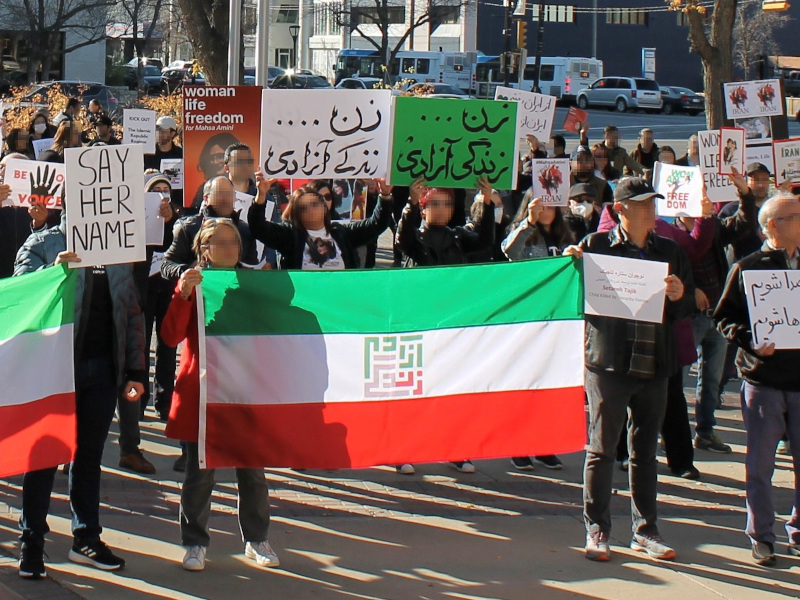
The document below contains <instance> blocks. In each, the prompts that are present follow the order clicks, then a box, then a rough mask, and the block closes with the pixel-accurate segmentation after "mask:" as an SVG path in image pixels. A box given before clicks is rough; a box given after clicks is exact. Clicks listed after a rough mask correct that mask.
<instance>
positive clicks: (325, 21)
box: [313, 2, 342, 35]
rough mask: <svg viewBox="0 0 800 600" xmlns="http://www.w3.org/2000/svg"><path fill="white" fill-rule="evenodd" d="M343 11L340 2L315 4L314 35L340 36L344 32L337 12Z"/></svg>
mask: <svg viewBox="0 0 800 600" xmlns="http://www.w3.org/2000/svg"><path fill="white" fill-rule="evenodd" d="M339 10H341V4H339V3H338V2H317V3H315V4H314V10H313V16H314V35H339V34H340V33H341V31H342V27H341V25H340V22H341V19H339V18H337V14H338V13H337V11H339Z"/></svg>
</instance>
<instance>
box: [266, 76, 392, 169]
mask: <svg viewBox="0 0 800 600" xmlns="http://www.w3.org/2000/svg"><path fill="white" fill-rule="evenodd" d="M391 98H392V95H391V92H390V91H389V90H271V89H266V90H264V91H263V94H262V98H261V114H262V115H263V116H262V119H261V170H262V171H263V172H264V174H265V175H266V176H267V177H269V178H275V177H288V178H308V177H312V178H315V179H319V178H331V179H334V178H335V179H353V178H358V177H386V175H387V170H388V166H389V160H390V158H391V156H390V151H391V150H390V146H391V144H390V141H391V128H392V112H391Z"/></svg>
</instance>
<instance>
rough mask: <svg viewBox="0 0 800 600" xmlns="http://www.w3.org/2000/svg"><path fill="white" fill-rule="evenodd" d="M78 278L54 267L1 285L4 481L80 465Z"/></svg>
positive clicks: (0, 467)
mask: <svg viewBox="0 0 800 600" xmlns="http://www.w3.org/2000/svg"><path fill="white" fill-rule="evenodd" d="M76 278H77V270H75V269H65V268H64V267H52V268H49V269H44V270H42V271H38V272H36V273H31V274H28V275H23V276H21V277H13V278H10V279H3V280H1V281H0V382H2V386H3V389H2V391H0V477H5V476H7V475H15V474H17V473H23V472H25V471H34V470H37V469H43V468H45V467H54V466H56V465H59V464H61V463H66V462H69V461H71V460H72V455H73V453H74V451H75V375H74V361H73V321H74V316H75V308H74V306H75V281H76Z"/></svg>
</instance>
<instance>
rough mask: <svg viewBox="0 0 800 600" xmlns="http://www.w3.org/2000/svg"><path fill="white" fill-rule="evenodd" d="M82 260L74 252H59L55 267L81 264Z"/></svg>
mask: <svg viewBox="0 0 800 600" xmlns="http://www.w3.org/2000/svg"><path fill="white" fill-rule="evenodd" d="M79 262H81V259H80V258H78V255H77V254H75V253H74V252H67V251H64V252H59V253H58V256H56V260H55V262H54V263H53V264H55V265H63V264H67V263H79Z"/></svg>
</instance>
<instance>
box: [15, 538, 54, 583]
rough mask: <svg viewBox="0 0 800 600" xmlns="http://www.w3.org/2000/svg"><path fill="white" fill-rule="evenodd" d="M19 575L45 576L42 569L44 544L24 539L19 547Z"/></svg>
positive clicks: (31, 577) (29, 576)
mask: <svg viewBox="0 0 800 600" xmlns="http://www.w3.org/2000/svg"><path fill="white" fill-rule="evenodd" d="M19 576H20V577H24V578H25V579H39V578H40V577H47V571H45V569H44V544H43V543H39V542H31V541H25V542H22V543H21V544H20V547H19Z"/></svg>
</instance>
